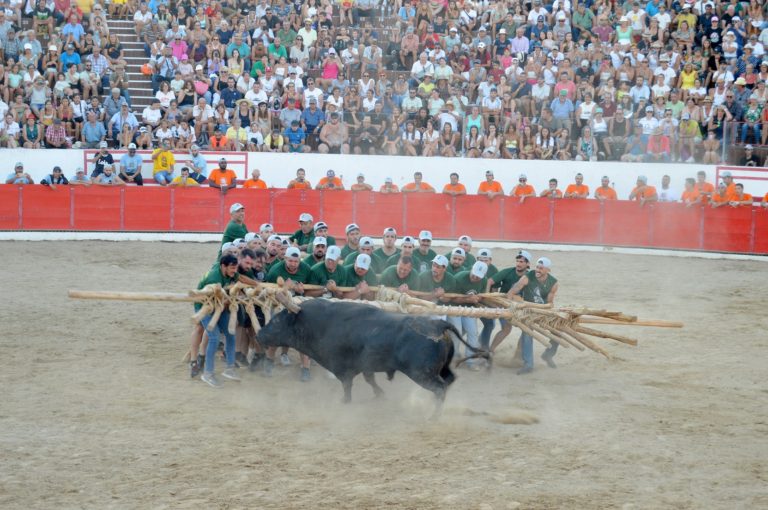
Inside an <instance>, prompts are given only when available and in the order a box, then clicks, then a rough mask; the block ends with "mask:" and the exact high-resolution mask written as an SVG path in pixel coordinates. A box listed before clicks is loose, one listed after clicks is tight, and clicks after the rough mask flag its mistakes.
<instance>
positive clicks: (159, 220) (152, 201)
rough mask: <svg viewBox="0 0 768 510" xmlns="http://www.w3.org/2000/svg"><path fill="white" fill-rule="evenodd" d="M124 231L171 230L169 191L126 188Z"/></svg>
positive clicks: (136, 187)
mask: <svg viewBox="0 0 768 510" xmlns="http://www.w3.org/2000/svg"><path fill="white" fill-rule="evenodd" d="M124 193H125V195H124V198H123V200H124V204H125V212H124V213H123V226H124V227H125V230H133V231H141V232H153V231H161V232H168V231H169V230H171V190H170V189H169V188H163V187H153V186H145V187H139V186H126V187H125V191H124Z"/></svg>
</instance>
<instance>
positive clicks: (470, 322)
mask: <svg viewBox="0 0 768 510" xmlns="http://www.w3.org/2000/svg"><path fill="white" fill-rule="evenodd" d="M448 322H450V323H451V324H453V326H454V327H455V328H456V329H458V330H459V333H461V334H464V333H466V334H467V343H468V344H469V345H471V346H472V347H474V349H477V347H478V340H477V322H476V321H475V319H474V317H448ZM458 343H459V342H458V340H454V350H455V352H456V354H458V353H459V347H461V346H460V345H458ZM474 349H471V348H469V347H467V350H466V356H472V355H473V354H474V353H475V351H474Z"/></svg>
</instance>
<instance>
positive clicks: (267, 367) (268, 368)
mask: <svg viewBox="0 0 768 510" xmlns="http://www.w3.org/2000/svg"><path fill="white" fill-rule="evenodd" d="M274 368H275V362H274V361H273V360H271V359H269V358H267V357H264V376H265V377H272V370H273V369H274Z"/></svg>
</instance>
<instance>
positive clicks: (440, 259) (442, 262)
mask: <svg viewBox="0 0 768 510" xmlns="http://www.w3.org/2000/svg"><path fill="white" fill-rule="evenodd" d="M432 263H433V264H437V265H438V266H443V267H448V259H447V258H445V255H437V256H436V257H435V258H433V259H432Z"/></svg>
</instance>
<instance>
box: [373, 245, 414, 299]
mask: <svg viewBox="0 0 768 510" xmlns="http://www.w3.org/2000/svg"><path fill="white" fill-rule="evenodd" d="M379 282H380V283H381V285H383V286H385V287H390V288H393V289H397V290H398V291H399V292H404V293H407V292H408V291H409V290H418V288H419V275H418V272H417V271H415V270H414V269H413V259H412V258H411V257H410V256H409V255H402V254H401V255H400V258H399V259H398V261H397V264H396V265H394V266H389V267H388V268H386V269H385V270H384V272H382V273H381V275H380V277H379Z"/></svg>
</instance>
